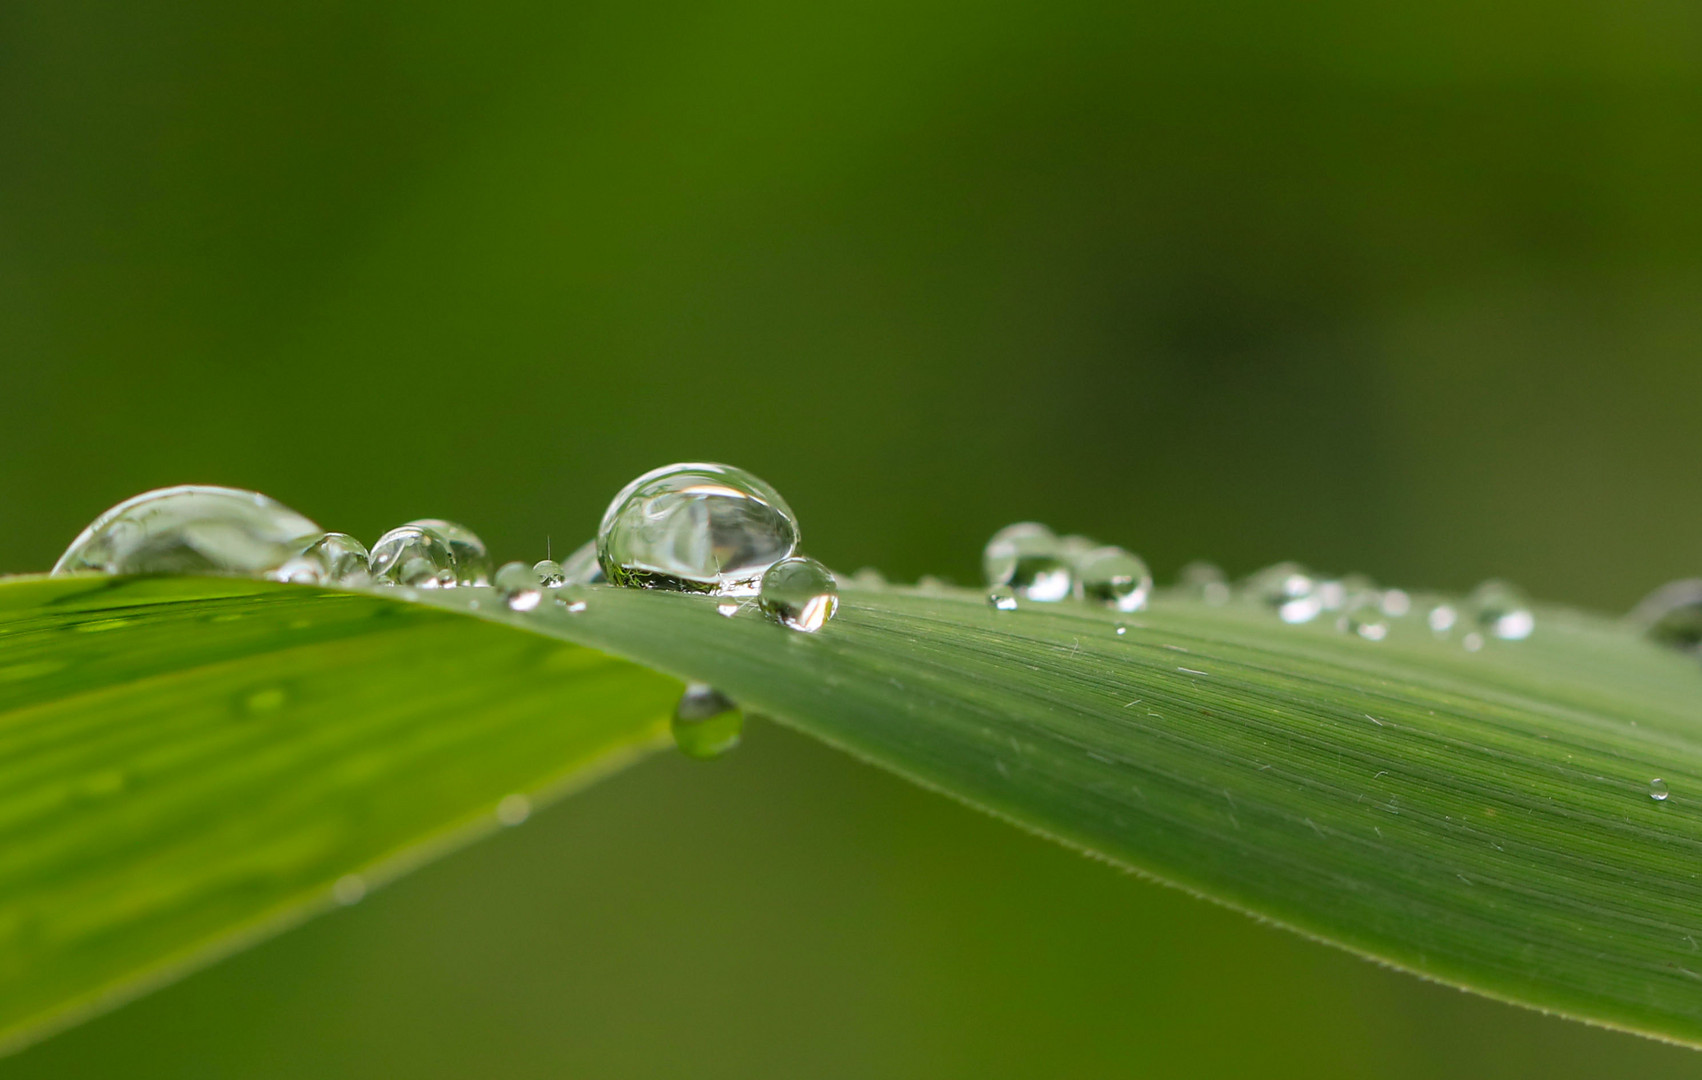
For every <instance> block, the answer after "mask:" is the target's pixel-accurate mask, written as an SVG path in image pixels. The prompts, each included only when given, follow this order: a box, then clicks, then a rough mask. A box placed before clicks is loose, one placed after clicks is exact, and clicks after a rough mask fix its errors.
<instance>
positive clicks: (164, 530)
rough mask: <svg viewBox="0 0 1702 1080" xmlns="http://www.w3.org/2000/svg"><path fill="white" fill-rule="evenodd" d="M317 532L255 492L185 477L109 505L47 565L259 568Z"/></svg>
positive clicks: (286, 557) (199, 570) (114, 569)
mask: <svg viewBox="0 0 1702 1080" xmlns="http://www.w3.org/2000/svg"><path fill="white" fill-rule="evenodd" d="M320 535H322V530H321V529H320V528H319V526H318V525H315V524H314V523H313V522H312V521H310V520H308V519H307V518H305V517H303V516H301V515H300V514H298V513H296V512H295V511H294V510H291V509H290V508H289V507H287V506H284V505H283V504H282V503H279V502H275V501H273V500H272V499H268V498H267V497H266V496H264V495H261V494H259V493H258V492H253V491H239V490H237V489H235V488H222V487H206V486H202V485H195V484H187V485H184V486H182V487H171V488H161V489H160V490H158V491H150V492H147V493H145V494H142V495H138V496H136V497H135V498H133V499H126V500H125V501H123V502H121V503H119V504H118V505H117V506H114V507H113V508H112V509H110V510H108V511H107V512H106V513H104V514H102V515H101V516H100V517H98V518H96V519H95V520H94V523H93V524H91V525H90V526H89V527H88V528H86V529H84V530H83V531H82V533H81V534H80V535H79V536H78V537H77V538H76V539H75V540H73V541H72V542H71V546H70V547H68V548H66V549H65V554H63V555H61V556H60V557H59V561H58V562H57V563H55V564H54V565H53V572H54V573H55V574H68V573H74V572H76V571H80V570H94V571H99V572H101V573H106V574H238V575H249V576H264V575H266V574H268V573H271V572H274V571H276V570H277V569H278V568H279V567H281V566H283V565H284V564H285V563H287V562H289V561H290V560H291V559H292V558H294V557H296V556H297V555H299V554H301V552H302V551H303V550H304V549H305V548H307V547H308V545H310V544H312V543H313V542H314V541H315V540H316V539H318V538H319V536H320Z"/></svg>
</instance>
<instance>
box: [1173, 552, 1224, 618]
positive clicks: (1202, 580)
mask: <svg viewBox="0 0 1702 1080" xmlns="http://www.w3.org/2000/svg"><path fill="white" fill-rule="evenodd" d="M1176 586H1177V588H1179V589H1181V590H1182V592H1183V593H1184V594H1186V595H1188V596H1192V597H1194V598H1196V599H1198V600H1202V601H1204V602H1205V603H1207V604H1211V605H1213V606H1214V607H1215V606H1218V605H1221V604H1227V603H1229V598H1230V591H1229V579H1228V578H1226V577H1225V576H1224V574H1223V569H1222V568H1221V567H1219V566H1218V565H1217V564H1216V563H1210V562H1206V561H1205V560H1203V559H1195V560H1194V561H1193V562H1191V563H1189V564H1188V565H1186V566H1184V567H1182V572H1181V573H1180V574H1178V575H1177V576H1176Z"/></svg>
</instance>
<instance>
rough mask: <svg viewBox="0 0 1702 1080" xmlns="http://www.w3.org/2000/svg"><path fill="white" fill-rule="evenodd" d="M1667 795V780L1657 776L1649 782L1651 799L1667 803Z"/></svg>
mask: <svg viewBox="0 0 1702 1080" xmlns="http://www.w3.org/2000/svg"><path fill="white" fill-rule="evenodd" d="M1667 794H1668V792H1667V782H1666V781H1665V780H1662V779H1661V778H1660V777H1658V776H1657V777H1655V778H1654V779H1653V780H1651V781H1649V798H1651V799H1653V800H1655V801H1656V802H1666V801H1667Z"/></svg>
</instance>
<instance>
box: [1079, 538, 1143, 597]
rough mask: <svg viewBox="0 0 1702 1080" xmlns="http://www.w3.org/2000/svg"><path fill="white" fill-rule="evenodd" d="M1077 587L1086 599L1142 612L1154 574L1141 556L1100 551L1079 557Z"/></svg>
mask: <svg viewBox="0 0 1702 1080" xmlns="http://www.w3.org/2000/svg"><path fill="white" fill-rule="evenodd" d="M1075 564H1076V565H1075V570H1076V587H1077V588H1079V589H1080V590H1081V594H1082V596H1083V598H1085V599H1087V600H1091V601H1094V602H1095V603H1100V604H1105V605H1106V606H1108V607H1114V608H1116V609H1117V610H1118V611H1139V610H1140V609H1141V608H1144V607H1146V602H1147V597H1148V596H1149V595H1151V593H1152V571H1150V570H1148V569H1147V565H1146V561H1145V560H1143V559H1142V558H1141V557H1140V556H1139V555H1136V554H1133V553H1132V552H1128V551H1124V550H1123V549H1122V548H1120V547H1113V546H1107V547H1096V548H1092V549H1090V550H1088V551H1084V552H1082V553H1081V554H1079V555H1077V556H1076V559H1075Z"/></svg>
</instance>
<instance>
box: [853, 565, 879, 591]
mask: <svg viewBox="0 0 1702 1080" xmlns="http://www.w3.org/2000/svg"><path fill="white" fill-rule="evenodd" d="M851 580H852V581H854V582H856V583H857V584H858V585H861V586H863V587H864V588H866V589H876V588H879V587H881V586H882V585H885V584H886V575H885V574H883V573H881V572H880V571H879V570H876V569H875V568H874V567H872V566H865V567H863V568H862V569H860V570H858V571H857V572H856V573H855V574H852V575H851Z"/></svg>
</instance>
